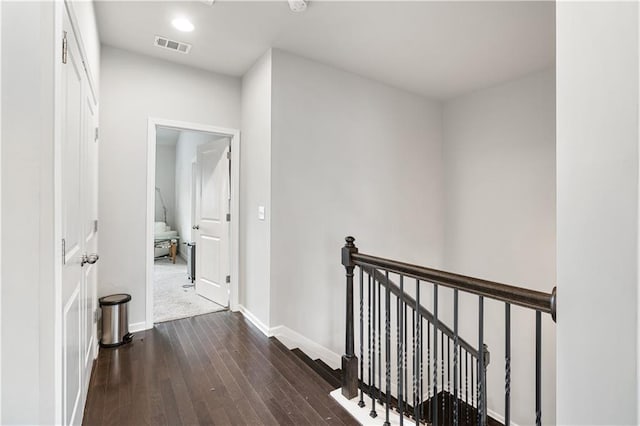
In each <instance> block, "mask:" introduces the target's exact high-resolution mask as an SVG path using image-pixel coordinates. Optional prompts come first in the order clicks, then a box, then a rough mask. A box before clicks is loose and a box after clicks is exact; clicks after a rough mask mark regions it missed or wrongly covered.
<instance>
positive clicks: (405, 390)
mask: <svg viewBox="0 0 640 426" xmlns="http://www.w3.org/2000/svg"><path fill="white" fill-rule="evenodd" d="M403 322H404V336H403V337H404V398H405V401H406V404H405V406H406V407H405V411H408V409H409V407H408V406H409V380H408V371H409V369H408V368H407V367H408V366H407V358H408V357H409V354H408V352H409V347H408V346H407V304H406V303H405V304H404V320H403ZM403 414H404V412H403Z"/></svg>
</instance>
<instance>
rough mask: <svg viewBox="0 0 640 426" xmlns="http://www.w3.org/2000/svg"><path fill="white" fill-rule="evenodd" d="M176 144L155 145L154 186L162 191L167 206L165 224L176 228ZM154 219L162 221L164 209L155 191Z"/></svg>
mask: <svg viewBox="0 0 640 426" xmlns="http://www.w3.org/2000/svg"><path fill="white" fill-rule="evenodd" d="M176 166H177V164H176V146H175V145H160V144H157V145H156V187H157V188H159V189H160V192H161V193H162V199H163V200H164V204H165V206H166V208H167V224H168V225H169V226H171V228H173V229H176V199H175V198H176ZM155 212H156V216H155V220H156V221H162V220H163V215H164V211H163V209H162V202H161V201H160V197H159V196H158V193H157V192H156V210H155Z"/></svg>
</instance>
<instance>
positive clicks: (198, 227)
mask: <svg viewBox="0 0 640 426" xmlns="http://www.w3.org/2000/svg"><path fill="white" fill-rule="evenodd" d="M191 229H200V225H193V226H192V227H191Z"/></svg>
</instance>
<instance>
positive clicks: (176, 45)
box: [154, 36, 191, 54]
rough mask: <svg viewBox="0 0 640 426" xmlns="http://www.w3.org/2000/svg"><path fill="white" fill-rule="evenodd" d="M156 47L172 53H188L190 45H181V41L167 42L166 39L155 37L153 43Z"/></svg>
mask: <svg viewBox="0 0 640 426" xmlns="http://www.w3.org/2000/svg"><path fill="white" fill-rule="evenodd" d="M154 44H155V45H156V46H157V47H161V48H163V49H168V50H173V51H174V52H180V53H185V54H186V53H189V51H190V50H191V45H190V44H189V43H183V42H181V41H175V40H169V39H168V38H166V37H162V36H156V40H155V43H154Z"/></svg>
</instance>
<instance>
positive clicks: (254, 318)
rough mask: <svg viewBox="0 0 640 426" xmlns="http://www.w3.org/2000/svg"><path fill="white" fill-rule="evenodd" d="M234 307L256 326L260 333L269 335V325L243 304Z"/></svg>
mask: <svg viewBox="0 0 640 426" xmlns="http://www.w3.org/2000/svg"><path fill="white" fill-rule="evenodd" d="M236 309H237V311H238V312H240V313H241V314H242V315H244V317H245V318H246V319H248V320H249V321H250V322H251V323H252V324H253V325H255V326H256V328H257V329H258V330H260V331H261V332H262V334H264V335H265V336H267V337H271V334H270V329H269V326H268V325H267V324H265V323H263V322H262V321H260V319H259V318H258V317H257V316H255V315H254V314H253V313H252V312H251V311H249V310H248V309H247V308H245V307H244V306H243V305H237V306H236Z"/></svg>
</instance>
